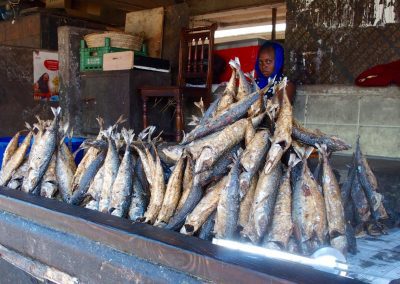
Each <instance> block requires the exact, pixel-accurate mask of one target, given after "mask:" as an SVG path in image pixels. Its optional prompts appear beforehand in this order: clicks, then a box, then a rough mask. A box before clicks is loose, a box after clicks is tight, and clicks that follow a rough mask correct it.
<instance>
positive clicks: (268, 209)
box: [241, 163, 282, 244]
mask: <svg viewBox="0 0 400 284" xmlns="http://www.w3.org/2000/svg"><path fill="white" fill-rule="evenodd" d="M281 177H282V166H281V164H280V163H278V164H277V165H276V166H275V167H273V168H272V170H271V171H270V172H268V173H265V171H264V170H262V171H261V172H260V175H259V178H258V182H257V187H256V191H255V193H254V200H253V203H252V206H251V210H250V215H249V221H248V223H247V226H246V227H245V228H244V229H243V231H242V232H241V234H242V235H243V236H244V237H247V238H249V239H250V240H251V241H252V242H253V243H255V244H258V243H259V242H260V241H261V239H262V237H263V236H264V235H265V233H266V232H267V227H268V225H269V223H270V221H271V219H272V212H273V210H274V204H275V200H276V195H277V192H278V188H279V183H280V180H281Z"/></svg>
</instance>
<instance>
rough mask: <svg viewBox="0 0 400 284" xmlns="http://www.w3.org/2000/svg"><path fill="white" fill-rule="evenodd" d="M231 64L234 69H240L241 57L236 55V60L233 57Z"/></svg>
mask: <svg viewBox="0 0 400 284" xmlns="http://www.w3.org/2000/svg"><path fill="white" fill-rule="evenodd" d="M229 65H230V66H231V67H232V68H234V69H236V70H239V69H240V61H239V58H238V57H235V59H234V60H233V59H231V60H229Z"/></svg>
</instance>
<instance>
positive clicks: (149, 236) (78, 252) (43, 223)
mask: <svg viewBox="0 0 400 284" xmlns="http://www.w3.org/2000/svg"><path fill="white" fill-rule="evenodd" d="M0 244H1V245H2V246H4V247H6V248H8V249H10V250H13V251H16V252H18V253H20V254H21V255H24V256H27V257H29V258H32V259H34V260H37V261H39V262H41V263H44V264H46V265H49V266H51V267H54V268H56V269H58V270H60V271H62V272H64V273H67V274H69V275H71V276H73V277H76V278H78V279H79V281H81V282H82V283H113V282H114V283H127V282H130V283H131V282H133V281H139V282H141V283H143V282H169V283H182V282H186V283H196V282H204V281H206V282H208V281H210V282H218V283H288V282H296V283H347V282H350V283H357V282H358V281H355V280H351V279H346V278H342V277H339V276H336V275H332V274H328V273H325V272H321V271H318V270H315V269H312V268H309V267H306V266H304V265H300V264H293V263H287V262H282V261H276V260H271V259H268V258H265V257H261V256H255V255H249V254H245V253H242V252H237V251H233V250H230V249H226V248H222V247H218V246H215V245H213V244H211V243H209V242H206V241H203V240H200V239H197V238H194V237H187V236H184V235H181V234H178V233H176V232H172V231H168V230H164V229H160V228H156V227H152V226H150V225H146V224H132V222H130V221H129V220H126V219H121V218H117V217H114V216H110V215H107V214H103V213H99V212H95V211H91V210H88V209H85V208H80V207H75V206H71V205H68V204H65V203H62V202H59V201H56V200H50V199H46V198H42V197H35V196H31V195H28V194H25V193H23V192H19V191H13V190H9V189H7V188H1V189H0Z"/></svg>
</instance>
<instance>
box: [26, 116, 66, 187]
mask: <svg viewBox="0 0 400 284" xmlns="http://www.w3.org/2000/svg"><path fill="white" fill-rule="evenodd" d="M52 111H53V113H54V119H53V121H52V123H51V125H50V126H49V127H48V128H47V129H46V131H45V133H44V134H43V135H42V137H41V138H40V140H39V141H38V144H37V145H36V147H35V151H34V153H31V154H30V155H29V160H30V161H29V170H28V176H27V178H26V179H24V183H23V187H24V188H25V191H26V192H32V191H33V190H34V189H35V188H36V186H37V185H38V184H39V182H40V181H41V179H42V177H43V175H44V174H45V172H46V170H47V167H48V166H49V163H50V161H51V158H52V156H53V154H54V151H55V150H56V144H57V141H58V139H57V137H58V125H59V117H60V113H61V109H60V108H57V109H53V108H52Z"/></svg>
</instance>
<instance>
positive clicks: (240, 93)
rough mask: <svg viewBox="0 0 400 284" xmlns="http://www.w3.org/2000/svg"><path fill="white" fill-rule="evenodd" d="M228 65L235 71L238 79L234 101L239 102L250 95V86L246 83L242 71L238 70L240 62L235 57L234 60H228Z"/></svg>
mask: <svg viewBox="0 0 400 284" xmlns="http://www.w3.org/2000/svg"><path fill="white" fill-rule="evenodd" d="M229 65H230V66H231V67H233V68H234V69H235V70H236V73H237V75H238V77H239V87H238V90H237V93H236V100H238V101H240V100H242V99H244V98H245V97H247V96H248V95H250V93H251V89H250V85H249V83H248V82H247V80H246V77H245V75H244V73H243V71H242V69H241V68H240V61H239V58H238V57H236V58H235V60H230V61H229Z"/></svg>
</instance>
